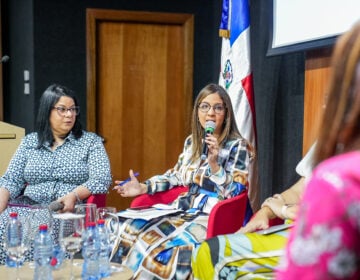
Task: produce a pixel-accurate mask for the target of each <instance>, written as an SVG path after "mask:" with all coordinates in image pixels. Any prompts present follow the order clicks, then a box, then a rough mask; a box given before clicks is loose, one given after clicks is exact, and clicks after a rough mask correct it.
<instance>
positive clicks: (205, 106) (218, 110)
mask: <svg viewBox="0 0 360 280" xmlns="http://www.w3.org/2000/svg"><path fill="white" fill-rule="evenodd" d="M198 108H199V110H200V111H201V112H203V113H207V112H209V110H210V108H213V110H214V112H215V114H223V113H224V111H225V107H224V105H222V104H215V105H214V106H210V104H209V103H206V102H203V103H200V104H199V106H198Z"/></svg>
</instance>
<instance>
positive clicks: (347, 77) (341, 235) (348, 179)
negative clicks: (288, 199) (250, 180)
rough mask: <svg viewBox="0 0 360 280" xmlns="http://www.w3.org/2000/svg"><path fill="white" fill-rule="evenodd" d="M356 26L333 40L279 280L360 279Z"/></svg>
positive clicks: (359, 27) (359, 30) (359, 36)
mask: <svg viewBox="0 0 360 280" xmlns="http://www.w3.org/2000/svg"><path fill="white" fill-rule="evenodd" d="M359 149H360V22H358V23H357V24H355V25H354V26H353V27H352V29H350V30H349V31H348V32H346V33H344V34H343V35H342V36H341V37H340V38H339V39H338V41H337V43H336V45H335V49H334V52H333V56H332V74H331V77H330V84H329V95H328V101H327V105H326V110H325V113H324V117H323V122H322V125H321V129H320V132H319V140H318V148H317V150H316V153H315V163H316V164H317V166H316V168H315V170H314V173H313V175H312V177H311V179H310V180H309V182H308V184H307V187H306V190H305V193H304V197H303V200H302V202H301V206H300V208H299V213H298V216H297V222H296V225H295V227H294V228H293V229H292V231H291V234H290V238H289V242H288V244H287V246H286V257H285V258H284V259H283V261H282V262H281V264H280V265H279V268H278V273H277V278H278V279H284V280H285V279H286V280H288V279H290V280H291V279H360V170H359V166H360V152H359Z"/></svg>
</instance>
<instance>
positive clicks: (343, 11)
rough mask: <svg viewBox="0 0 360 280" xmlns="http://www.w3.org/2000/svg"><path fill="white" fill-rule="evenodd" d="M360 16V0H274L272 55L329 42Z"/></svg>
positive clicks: (328, 43)
mask: <svg viewBox="0 0 360 280" xmlns="http://www.w3.org/2000/svg"><path fill="white" fill-rule="evenodd" d="M359 19H360V0H341V1H339V0H273V11H272V17H271V21H272V22H271V24H270V26H271V30H270V46H269V49H268V55H276V54H284V53H288V52H294V51H304V50H309V49H314V48H320V47H324V46H329V45H331V44H333V43H334V41H335V39H336V37H337V36H338V35H339V34H341V33H343V32H344V31H346V30H348V29H349V28H350V27H351V26H352V25H353V24H354V23H355V22H356V21H358V20H359Z"/></svg>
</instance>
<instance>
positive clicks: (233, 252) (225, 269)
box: [192, 145, 315, 280]
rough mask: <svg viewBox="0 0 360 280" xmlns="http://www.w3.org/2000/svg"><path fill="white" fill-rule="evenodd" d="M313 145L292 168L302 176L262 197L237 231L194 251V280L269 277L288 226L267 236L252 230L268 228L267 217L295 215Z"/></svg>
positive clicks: (215, 239) (308, 174)
mask: <svg viewBox="0 0 360 280" xmlns="http://www.w3.org/2000/svg"><path fill="white" fill-rule="evenodd" d="M314 147H315V145H313V146H312V147H311V148H310V150H309V151H308V153H307V154H306V155H305V157H304V158H303V159H302V160H301V161H300V163H299V164H298V165H297V167H296V171H297V172H298V174H299V175H300V176H302V177H301V178H300V179H299V180H298V181H297V182H296V183H295V184H294V185H292V186H291V187H290V188H289V189H287V190H286V191H284V192H282V193H281V194H275V195H274V196H273V197H270V198H268V199H266V200H265V202H264V203H263V204H262V205H261V209H260V210H259V211H257V212H256V214H255V215H254V217H253V218H252V219H251V220H250V221H249V222H248V223H247V224H246V225H245V226H244V227H242V228H241V229H240V230H239V231H238V232H237V233H234V234H228V235H219V236H217V237H214V238H211V239H208V240H206V241H205V242H203V243H202V244H201V245H200V246H199V247H197V248H196V249H195V250H194V253H193V256H192V270H193V276H194V279H199V280H202V279H236V278H237V277H241V276H244V277H247V278H246V279H273V277H274V273H273V270H274V268H275V267H276V265H277V263H278V261H279V258H280V257H281V256H282V255H283V250H282V249H283V248H284V246H285V243H286V241H287V236H288V232H289V229H283V230H281V231H278V232H276V233H273V234H269V235H262V234H258V233H256V231H257V230H264V229H267V228H269V223H270V220H271V219H274V218H280V219H287V221H289V222H291V220H292V219H294V218H295V216H296V211H297V207H298V206H297V204H298V203H299V201H300V197H301V194H302V192H303V189H304V181H305V178H306V177H308V176H310V174H311V170H312V159H313V153H314Z"/></svg>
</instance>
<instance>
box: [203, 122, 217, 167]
mask: <svg viewBox="0 0 360 280" xmlns="http://www.w3.org/2000/svg"><path fill="white" fill-rule="evenodd" d="M215 127H216V124H215V122H214V121H207V122H206V123H205V133H204V139H205V137H206V134H208V133H210V134H213V133H214V130H215ZM208 152H209V147H208V145H207V144H206V143H205V141H204V142H203V147H202V153H201V157H200V158H201V160H205V159H206V158H207V154H208Z"/></svg>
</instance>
